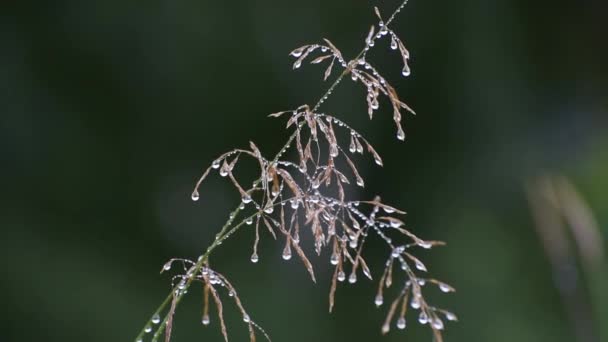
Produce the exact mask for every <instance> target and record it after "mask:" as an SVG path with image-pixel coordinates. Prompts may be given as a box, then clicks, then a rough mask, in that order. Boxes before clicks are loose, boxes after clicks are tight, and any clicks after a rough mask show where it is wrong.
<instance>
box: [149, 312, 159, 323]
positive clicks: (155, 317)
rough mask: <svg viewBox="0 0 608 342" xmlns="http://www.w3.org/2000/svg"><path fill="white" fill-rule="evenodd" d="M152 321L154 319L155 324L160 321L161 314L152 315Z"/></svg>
mask: <svg viewBox="0 0 608 342" xmlns="http://www.w3.org/2000/svg"><path fill="white" fill-rule="evenodd" d="M151 321H152V323H154V324H158V323H160V316H159V315H158V314H154V316H152V319H151Z"/></svg>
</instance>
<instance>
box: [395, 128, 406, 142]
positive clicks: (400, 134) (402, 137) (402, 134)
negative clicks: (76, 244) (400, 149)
mask: <svg viewBox="0 0 608 342" xmlns="http://www.w3.org/2000/svg"><path fill="white" fill-rule="evenodd" d="M397 139H399V140H401V141H403V140H405V132H404V131H403V130H402V129H399V130H398V131H397Z"/></svg>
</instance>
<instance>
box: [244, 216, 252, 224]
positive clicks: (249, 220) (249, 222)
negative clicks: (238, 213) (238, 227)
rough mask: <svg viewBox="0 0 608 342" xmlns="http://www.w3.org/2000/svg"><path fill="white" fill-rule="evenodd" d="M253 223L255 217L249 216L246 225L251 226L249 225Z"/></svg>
mask: <svg viewBox="0 0 608 342" xmlns="http://www.w3.org/2000/svg"><path fill="white" fill-rule="evenodd" d="M252 223H253V218H251V217H248V218H247V219H246V220H245V224H246V225H248V226H249V225H251V224H252Z"/></svg>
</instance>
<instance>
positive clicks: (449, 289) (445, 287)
mask: <svg viewBox="0 0 608 342" xmlns="http://www.w3.org/2000/svg"><path fill="white" fill-rule="evenodd" d="M439 289H440V290H441V291H442V292H446V293H447V292H452V291H454V289H453V288H452V287H451V286H450V285H448V284H444V283H440V284H439Z"/></svg>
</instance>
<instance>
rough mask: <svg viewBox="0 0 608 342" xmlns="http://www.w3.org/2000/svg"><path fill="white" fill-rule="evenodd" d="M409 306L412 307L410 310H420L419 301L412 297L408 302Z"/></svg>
mask: <svg viewBox="0 0 608 342" xmlns="http://www.w3.org/2000/svg"><path fill="white" fill-rule="evenodd" d="M410 305H411V306H412V309H416V310H418V309H420V299H418V297H416V296H415V297H414V298H412V301H411V302H410Z"/></svg>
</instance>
